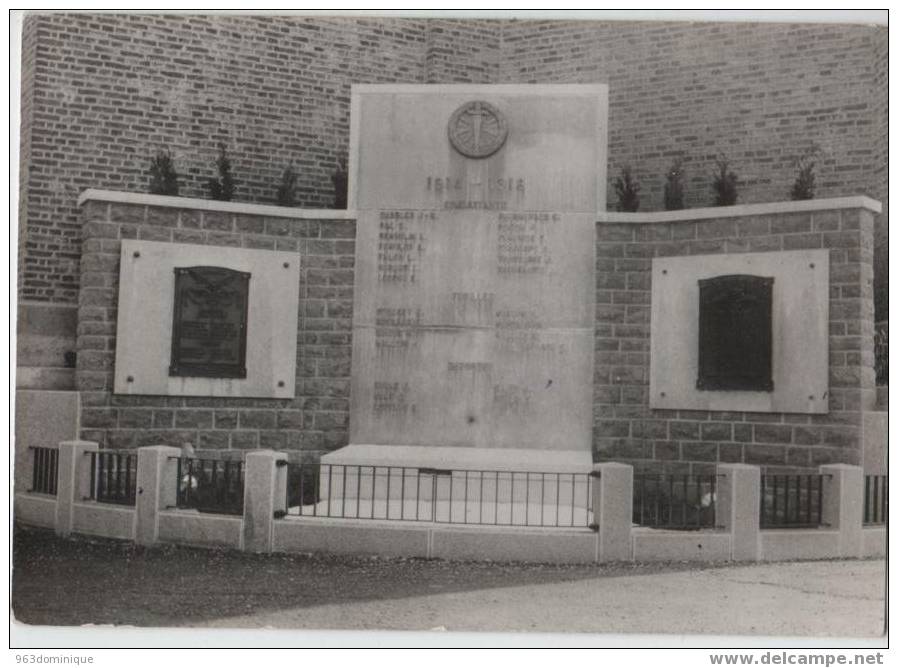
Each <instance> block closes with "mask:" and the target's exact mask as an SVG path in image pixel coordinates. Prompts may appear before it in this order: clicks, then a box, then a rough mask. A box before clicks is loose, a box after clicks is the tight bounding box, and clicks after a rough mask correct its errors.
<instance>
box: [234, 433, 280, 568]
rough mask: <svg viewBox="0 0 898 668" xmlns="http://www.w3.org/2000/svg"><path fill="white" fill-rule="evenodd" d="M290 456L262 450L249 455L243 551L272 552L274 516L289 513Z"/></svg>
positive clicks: (245, 483)
mask: <svg viewBox="0 0 898 668" xmlns="http://www.w3.org/2000/svg"><path fill="white" fill-rule="evenodd" d="M286 464H287V454H286V453H284V452H275V451H274V450H260V451H258V452H250V453H247V455H246V468H245V473H244V483H243V549H244V550H246V551H248V552H271V544H272V536H273V534H274V515H275V513H276V512H282V513H283V512H286V510H287V466H286Z"/></svg>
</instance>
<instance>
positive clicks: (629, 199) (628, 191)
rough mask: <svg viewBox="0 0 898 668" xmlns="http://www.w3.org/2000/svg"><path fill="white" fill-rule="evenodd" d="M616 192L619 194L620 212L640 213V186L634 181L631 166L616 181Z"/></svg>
mask: <svg viewBox="0 0 898 668" xmlns="http://www.w3.org/2000/svg"><path fill="white" fill-rule="evenodd" d="M614 192H615V193H617V210H618V211H639V184H638V183H636V181H634V180H633V175H632V173H631V171H630V166H629V165H627V166H626V167H624V168H623V169H622V170H621V175H620V176H618V177H617V178H616V179H614Z"/></svg>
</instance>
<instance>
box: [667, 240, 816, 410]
mask: <svg viewBox="0 0 898 668" xmlns="http://www.w3.org/2000/svg"><path fill="white" fill-rule="evenodd" d="M828 286H829V251H826V250H807V251H783V252H773V253H743V254H729V255H702V256H690V257H666V258H655V259H653V260H652V320H651V363H650V364H651V366H650V378H649V382H650V388H649V390H650V406H651V407H652V408H663V409H692V410H719V411H749V412H788V413H826V412H828V406H829V400H828V398H827V394H828V386H829V377H828V367H829V364H828V362H829V336H828V335H829V331H828V323H829V288H828Z"/></svg>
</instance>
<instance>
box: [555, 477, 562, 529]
mask: <svg viewBox="0 0 898 668" xmlns="http://www.w3.org/2000/svg"><path fill="white" fill-rule="evenodd" d="M560 508H561V474H560V473H556V474H555V526H558V513H559V509H560Z"/></svg>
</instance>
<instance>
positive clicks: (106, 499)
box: [84, 450, 137, 506]
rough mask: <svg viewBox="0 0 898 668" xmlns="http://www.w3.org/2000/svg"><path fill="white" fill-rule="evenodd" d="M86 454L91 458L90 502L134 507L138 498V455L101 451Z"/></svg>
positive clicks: (117, 451)
mask: <svg viewBox="0 0 898 668" xmlns="http://www.w3.org/2000/svg"><path fill="white" fill-rule="evenodd" d="M84 454H86V455H89V456H90V496H89V498H90V500H92V501H97V502H99V503H117V504H121V505H125V506H133V505H134V503H135V499H136V497H137V453H136V452H133V451H129V450H99V451H95V452H85V453H84Z"/></svg>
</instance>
